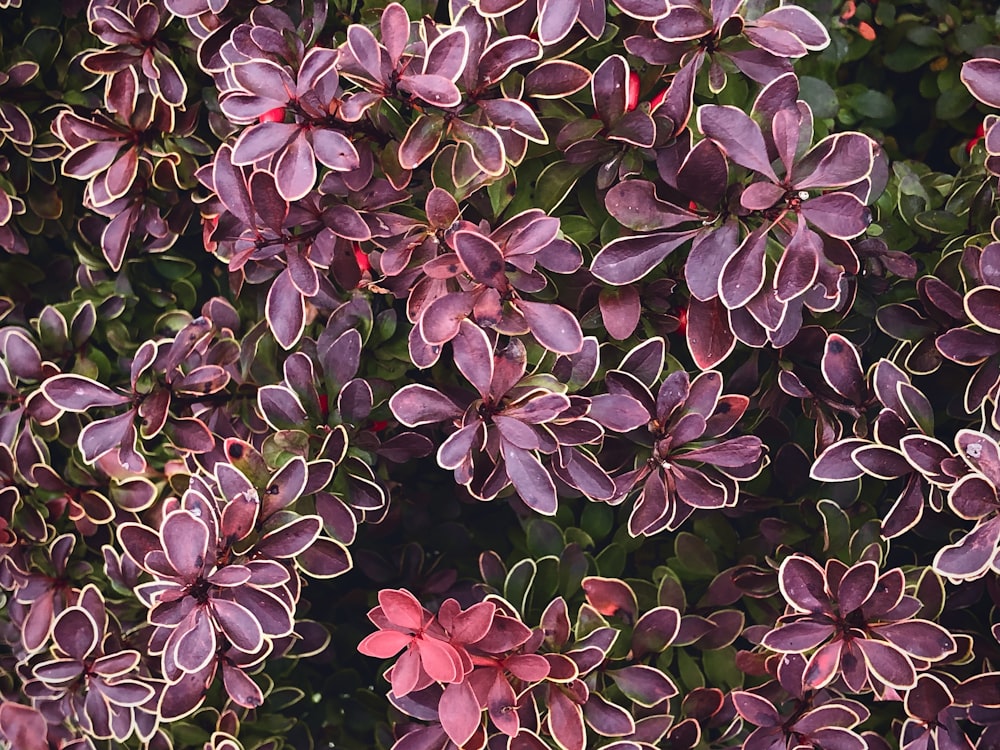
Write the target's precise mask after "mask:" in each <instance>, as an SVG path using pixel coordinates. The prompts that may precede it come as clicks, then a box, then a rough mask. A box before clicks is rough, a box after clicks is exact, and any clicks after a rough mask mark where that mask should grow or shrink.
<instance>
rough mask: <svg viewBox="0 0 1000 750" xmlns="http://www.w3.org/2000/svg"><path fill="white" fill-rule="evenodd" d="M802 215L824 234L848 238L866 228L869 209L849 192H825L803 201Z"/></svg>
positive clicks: (869, 220)
mask: <svg viewBox="0 0 1000 750" xmlns="http://www.w3.org/2000/svg"><path fill="white" fill-rule="evenodd" d="M801 209H802V215H803V216H805V217H806V219H807V220H808V221H809V223H810V224H812V225H813V226H815V227H817V228H818V229H819V230H820V231H821V232H823V233H824V234H828V235H830V236H831V237H837V238H838V239H842V240H849V239H853V238H854V237H857V236H858V235H859V234H861V233H863V232H864V231H865V230H866V229H868V225H869V224H871V211H869V210H868V208H867V207H866V206H865V204H864V203H863V202H862V201H861V199H860V198H858V197H856V196H854V195H852V194H851V193H844V192H839V193H827V194H825V195H820V196H818V197H816V198H810V199H809V200H807V201H804V202H803V203H802V206H801Z"/></svg>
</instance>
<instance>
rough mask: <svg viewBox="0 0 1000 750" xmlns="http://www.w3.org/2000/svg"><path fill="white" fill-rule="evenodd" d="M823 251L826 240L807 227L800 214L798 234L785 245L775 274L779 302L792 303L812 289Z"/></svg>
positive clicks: (775, 289) (776, 293)
mask: <svg viewBox="0 0 1000 750" xmlns="http://www.w3.org/2000/svg"><path fill="white" fill-rule="evenodd" d="M822 254H823V241H822V239H820V237H819V235H818V234H816V233H815V232H813V231H812V230H811V229H809V228H808V227H806V223H805V220H803V219H802V217H801V216H800V217H799V224H798V227H797V229H796V230H795V234H794V235H792V239H791V240H790V241H789V243H788V244H787V245H786V246H785V252H784V253H782V255H781V262H780V263H778V270H777V271H776V272H775V275H774V291H775V297H776V298H777V300H778V301H779V302H788V301H790V300H792V299H794V298H795V297H798V296H799V295H800V294H803V293H804V292H806V291H808V290H809V288H810V287H811V286H812V285H813V282H815V281H816V274H817V273H818V272H819V265H820V257H821V256H822Z"/></svg>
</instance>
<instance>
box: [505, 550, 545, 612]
mask: <svg viewBox="0 0 1000 750" xmlns="http://www.w3.org/2000/svg"><path fill="white" fill-rule="evenodd" d="M537 569H538V566H537V565H535V561H534V560H532V559H530V558H527V559H525V560H521V561H520V562H518V563H517V565H515V566H514V567H513V568H511V569H510V572H509V573H508V574H507V580H506V581H504V584H503V597H504V599H506V600H507V601H509V602H510V603H511V604H513V605H514V606H515V607H516V608H517V610H518V612H524V610H525V607H526V606H527V604H528V595H529V594H530V593H531V584H532V582H533V581H534V579H535V573H536V572H537Z"/></svg>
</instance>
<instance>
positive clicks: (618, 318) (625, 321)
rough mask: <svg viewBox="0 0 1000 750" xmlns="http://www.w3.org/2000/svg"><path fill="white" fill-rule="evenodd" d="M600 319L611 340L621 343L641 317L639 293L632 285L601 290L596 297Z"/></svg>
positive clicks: (629, 334)
mask: <svg viewBox="0 0 1000 750" xmlns="http://www.w3.org/2000/svg"><path fill="white" fill-rule="evenodd" d="M598 304H599V306H600V309H601V319H602V320H603V321H604V327H605V328H606V329H607V331H608V333H609V334H610V335H611V337H612V338H614V339H617V340H618V341H623V340H625V339H627V338H628V337H629V336H631V335H632V332H633V331H634V330H635V328H636V326H637V325H639V318H640V316H641V315H642V303H641V301H640V300H639V291H638V290H637V289H636V288H635V287H634V286H632V285H629V286H623V287H618V288H617V289H602V290H601V293H600V296H599V297H598Z"/></svg>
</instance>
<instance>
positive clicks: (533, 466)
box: [501, 441, 559, 516]
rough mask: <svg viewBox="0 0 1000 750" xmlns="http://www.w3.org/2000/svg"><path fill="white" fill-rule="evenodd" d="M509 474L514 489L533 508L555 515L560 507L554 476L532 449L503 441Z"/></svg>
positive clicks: (505, 461)
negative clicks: (525, 448)
mask: <svg viewBox="0 0 1000 750" xmlns="http://www.w3.org/2000/svg"><path fill="white" fill-rule="evenodd" d="M501 446H502V450H503V456H504V463H505V465H506V469H507V476H508V477H510V481H511V484H513V485H514V489H515V490H516V491H517V494H518V495H519V496H520V497H521V500H523V501H524V503H525V505H527V506H528V507H529V508H531V509H532V510H534V511H536V512H538V513H541V514H542V515H546V516H553V515H555V513H556V511H557V510H558V508H559V504H558V500H557V499H556V487H555V484H554V483H553V481H552V477H551V476H549V473H548V472H547V471H546V470H545V467H543V466H542V464H541V462H540V461H539V460H538V459H537V458H536V457H535V455H534V454H533V453H531V452H530V451H527V450H524V449H523V448H518V447H516V446H514V445H512V444H510V443H508V442H506V441H503V442H501Z"/></svg>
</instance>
